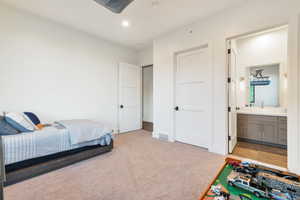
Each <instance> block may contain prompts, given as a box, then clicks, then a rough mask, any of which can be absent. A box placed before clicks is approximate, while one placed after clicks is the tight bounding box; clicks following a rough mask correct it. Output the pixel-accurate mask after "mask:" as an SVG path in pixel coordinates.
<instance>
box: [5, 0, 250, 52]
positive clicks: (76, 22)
mask: <svg viewBox="0 0 300 200" xmlns="http://www.w3.org/2000/svg"><path fill="white" fill-rule="evenodd" d="M245 1H247V0H135V1H133V2H132V3H131V4H130V5H129V6H128V7H127V8H126V9H125V10H124V11H123V12H122V13H121V14H114V13H112V12H111V11H109V10H107V9H106V8H104V7H102V6H100V5H99V4H97V3H96V2H94V1H93V0H23V1H20V0H0V2H3V3H5V4H7V5H10V6H12V7H15V8H18V9H21V10H26V11H29V12H31V13H33V14H36V15H39V16H42V17H46V18H49V19H51V20H54V21H56V22H59V23H62V24H65V25H69V26H72V27H75V28H77V29H80V30H82V31H85V32H88V33H91V34H93V35H96V36H99V37H101V38H103V39H106V40H109V41H113V42H115V43H118V44H122V45H125V46H129V47H132V48H136V49H141V48H143V47H145V46H147V45H149V44H151V41H152V40H153V39H154V38H155V37H158V36H159V35H162V34H164V33H167V32H170V31H172V30H174V29H176V28H179V27H181V26H184V25H186V24H189V23H192V22H194V21H196V20H198V19H202V18H205V17H208V16H211V15H213V14H215V13H217V12H220V11H222V10H224V9H227V8H230V7H233V6H238V5H240V4H242V3H243V2H245ZM123 20H129V22H130V27H128V28H124V27H122V26H121V23H122V21H123Z"/></svg>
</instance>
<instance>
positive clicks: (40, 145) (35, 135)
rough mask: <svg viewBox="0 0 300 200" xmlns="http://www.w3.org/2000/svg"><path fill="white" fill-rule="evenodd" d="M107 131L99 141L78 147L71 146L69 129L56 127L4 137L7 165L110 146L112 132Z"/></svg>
mask: <svg viewBox="0 0 300 200" xmlns="http://www.w3.org/2000/svg"><path fill="white" fill-rule="evenodd" d="M105 131H106V132H107V133H106V134H105V135H104V136H102V137H100V138H99V139H96V140H93V141H89V142H84V143H80V144H76V145H71V142H70V133H69V131H68V130H67V129H65V128H61V127H56V126H50V127H45V128H43V129H42V130H39V131H34V132H31V133H21V134H16V135H7V136H2V144H3V150H4V155H5V156H4V161H5V165H8V164H13V163H16V162H20V161H24V160H28V159H32V158H38V157H42V156H47V155H51V154H55V153H59V152H63V151H68V150H72V149H76V148H80V147H85V146H94V145H101V146H104V145H109V144H110V142H111V139H112V131H111V130H109V129H107V130H105Z"/></svg>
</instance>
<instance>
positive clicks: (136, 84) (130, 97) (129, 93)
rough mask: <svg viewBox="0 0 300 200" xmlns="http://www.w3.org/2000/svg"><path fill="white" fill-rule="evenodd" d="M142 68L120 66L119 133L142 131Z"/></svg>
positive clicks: (122, 64) (127, 65)
mask: <svg viewBox="0 0 300 200" xmlns="http://www.w3.org/2000/svg"><path fill="white" fill-rule="evenodd" d="M141 128H142V127H141V68H140V67H138V66H135V65H131V64H126V63H120V65H119V131H120V133H124V132H128V131H133V130H138V129H141Z"/></svg>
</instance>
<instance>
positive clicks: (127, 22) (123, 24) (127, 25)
mask: <svg viewBox="0 0 300 200" xmlns="http://www.w3.org/2000/svg"><path fill="white" fill-rule="evenodd" d="M122 26H123V27H129V26H130V23H129V21H127V20H123V21H122Z"/></svg>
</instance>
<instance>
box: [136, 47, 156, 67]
mask: <svg viewBox="0 0 300 200" xmlns="http://www.w3.org/2000/svg"><path fill="white" fill-rule="evenodd" d="M139 64H140V66H147V65H152V64H153V46H152V45H151V46H149V47H146V48H144V49H142V50H140V51H139Z"/></svg>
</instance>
